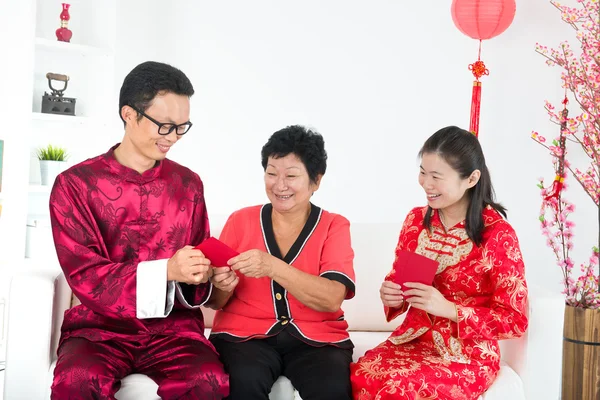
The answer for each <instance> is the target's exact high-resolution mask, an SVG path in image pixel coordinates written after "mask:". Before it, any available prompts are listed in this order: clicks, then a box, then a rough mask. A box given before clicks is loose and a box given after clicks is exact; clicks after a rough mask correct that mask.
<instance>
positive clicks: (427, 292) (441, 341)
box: [351, 126, 527, 400]
mask: <svg viewBox="0 0 600 400" xmlns="http://www.w3.org/2000/svg"><path fill="white" fill-rule="evenodd" d="M419 155H420V157H421V166H420V175H419V183H420V185H421V186H422V187H423V190H424V191H425V194H426V196H427V206H426V207H419V208H415V209H413V210H412V211H411V212H410V213H409V214H408V216H407V218H406V220H405V222H404V225H403V227H402V231H401V232H400V238H399V240H398V245H397V247H396V252H399V251H404V250H405V251H410V252H415V253H417V254H420V255H423V256H426V257H428V258H430V259H434V260H436V261H437V262H438V264H439V265H438V269H437V273H436V275H435V278H434V281H433V285H423V284H420V283H407V284H406V287H408V288H409V289H408V290H406V291H404V292H403V291H402V290H401V286H400V285H398V284H396V283H394V282H392V281H391V278H392V276H393V270H392V272H390V274H388V276H387V277H386V280H385V281H384V282H383V284H382V285H381V289H380V296H381V301H382V303H383V305H384V310H385V314H386V318H387V320H388V321H391V320H392V319H394V318H396V317H397V316H399V315H401V314H403V313H405V312H406V311H407V309H408V313H407V315H406V318H405V319H404V321H403V323H402V324H401V325H400V326H399V327H398V328H397V329H396V330H395V331H394V332H393V333H392V334H391V336H390V337H389V338H388V339H387V340H386V341H385V342H384V343H381V344H380V345H379V346H377V347H375V348H374V349H372V350H369V351H367V352H366V354H365V355H364V356H363V357H361V358H360V359H359V360H358V362H357V363H355V364H352V365H351V381H352V388H353V395H354V398H355V399H359V400H371V399H378V400H386V399H395V400H397V399H430V398H431V399H438V400H445V399H446V400H463V399H464V400H470V399H477V398H478V397H479V396H480V395H481V394H482V393H484V392H485V391H486V390H487V389H488V388H489V387H490V385H491V384H492V382H493V381H494V379H495V378H496V375H497V374H498V370H499V368H500V348H499V346H498V340H500V339H509V338H515V337H519V336H521V335H523V333H524V332H525V330H526V328H527V315H526V306H527V286H526V283H525V276H524V266H523V260H522V256H521V251H520V249H519V243H518V240H517V236H516V235H515V232H514V230H513V228H512V227H511V226H510V224H509V223H508V222H506V221H505V219H504V218H503V217H505V216H506V213H505V209H504V207H502V206H501V205H500V204H498V203H496V202H495V200H494V191H493V188H492V182H491V180H490V175H489V172H488V169H487V167H486V164H485V158H484V156H483V152H482V150H481V146H480V145H479V142H478V140H477V138H476V137H475V136H474V135H472V134H471V133H470V132H467V131H465V130H463V129H460V128H457V127H454V126H450V127H446V128H443V129H441V130H439V131H438V132H436V133H435V134H433V136H431V137H430V138H429V139H427V141H426V142H425V144H424V145H423V148H422V149H421V151H420V153H419ZM409 306H410V307H409Z"/></svg>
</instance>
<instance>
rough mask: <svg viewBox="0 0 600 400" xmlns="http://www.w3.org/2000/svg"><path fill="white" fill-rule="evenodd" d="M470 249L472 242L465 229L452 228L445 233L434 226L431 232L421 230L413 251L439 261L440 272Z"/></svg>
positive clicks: (456, 261)
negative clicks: (450, 231) (449, 231)
mask: <svg viewBox="0 0 600 400" xmlns="http://www.w3.org/2000/svg"><path fill="white" fill-rule="evenodd" d="M472 250H473V242H472V241H471V239H469V235H467V231H466V230H465V229H453V230H452V233H451V234H445V233H443V232H441V231H440V230H439V229H436V228H435V227H434V228H433V229H432V232H431V234H430V233H429V232H428V231H427V229H423V230H422V231H421V233H420V234H419V238H418V244H417V248H416V249H415V253H417V254H421V255H423V256H425V257H428V258H431V259H432V260H436V261H437V262H438V263H439V266H438V269H437V273H438V274H440V273H442V272H444V270H445V269H446V267H448V266H451V265H456V264H457V263H458V262H459V261H460V260H461V259H462V258H463V257H464V256H466V255H468V254H469V253H471V251H472Z"/></svg>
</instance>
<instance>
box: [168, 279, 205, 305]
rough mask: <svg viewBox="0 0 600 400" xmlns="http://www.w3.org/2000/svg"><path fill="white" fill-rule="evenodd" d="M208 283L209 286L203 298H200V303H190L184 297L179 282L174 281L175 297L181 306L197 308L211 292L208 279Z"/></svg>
mask: <svg viewBox="0 0 600 400" xmlns="http://www.w3.org/2000/svg"><path fill="white" fill-rule="evenodd" d="M209 283H210V286H209V287H208V293H207V294H206V295H205V298H204V299H202V300H201V303H200V304H190V303H188V301H187V300H186V299H185V296H184V295H183V290H181V285H180V284H179V282H175V287H176V289H177V291H176V293H175V294H176V295H177V299H178V300H179V301H180V302H181V304H183V306H184V307H185V308H198V307H200V306H203V305H204V304H206V302H207V301H208V300H209V299H210V295H211V294H212V290H213V284H212V282H210V281H209Z"/></svg>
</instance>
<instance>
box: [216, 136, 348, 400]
mask: <svg viewBox="0 0 600 400" xmlns="http://www.w3.org/2000/svg"><path fill="white" fill-rule="evenodd" d="M326 161H327V153H326V152H325V148H324V142H323V138H322V136H321V135H320V134H318V133H316V132H313V131H311V130H307V129H305V128H303V127H301V126H289V127H287V128H285V129H282V130H280V131H278V132H275V133H274V134H273V135H272V136H271V138H270V139H269V141H268V142H267V143H266V144H265V145H264V147H263V149H262V166H263V168H264V171H265V176H264V179H265V191H266V193H267V197H268V198H269V201H270V202H269V203H267V204H265V205H258V206H254V207H248V208H244V209H241V210H239V211H236V212H234V213H233V214H232V215H231V216H230V217H229V220H228V221H227V223H226V224H225V226H224V228H223V231H222V234H221V237H220V239H221V241H223V242H225V243H226V244H228V245H229V246H230V247H232V248H234V249H235V250H237V251H239V252H240V253H241V254H240V255H239V256H237V257H234V258H232V259H231V260H229V265H230V267H231V268H229V267H220V268H214V275H213V276H212V278H211V281H212V283H213V284H214V285H215V286H216V287H217V288H219V289H222V290H223V292H224V293H226V294H225V295H223V296H221V299H220V304H222V309H221V310H219V311H217V313H216V315H215V320H214V324H213V330H212V334H211V337H210V339H211V341H212V342H213V344H214V345H215V347H216V348H217V350H218V352H219V353H220V355H221V360H222V361H223V363H224V365H225V369H226V371H227V372H228V373H229V374H230V388H231V394H230V399H233V400H238V399H243V400H254V399H261V400H263V399H264V400H267V399H268V395H269V392H270V390H271V387H272V386H273V383H274V382H275V381H276V380H277V378H278V377H279V376H280V375H285V376H286V377H287V378H289V379H290V381H291V382H292V384H293V385H294V387H295V388H296V389H297V390H298V391H299V393H300V396H301V397H302V399H303V400H316V399H323V400H337V399H340V400H341V399H344V400H346V399H351V396H352V394H351V385H350V378H349V375H350V369H349V365H350V362H351V361H352V348H353V347H354V346H353V344H352V342H351V341H350V338H349V335H348V332H347V328H348V324H347V323H346V321H345V320H344V313H343V311H342V310H341V309H340V306H341V304H342V301H343V300H344V299H349V298H351V297H353V296H354V270H353V265H352V262H353V258H354V253H353V251H352V247H351V245H350V224H349V222H348V220H347V219H346V218H344V217H342V216H340V215H338V214H333V213H330V212H327V211H325V210H323V209H321V208H319V207H317V206H316V205H314V204H312V203H311V202H310V199H311V196H312V195H313V194H314V192H316V191H317V189H318V188H319V185H320V183H321V179H322V177H323V175H324V174H325V169H326V166H327V162H326Z"/></svg>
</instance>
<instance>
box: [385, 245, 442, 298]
mask: <svg viewBox="0 0 600 400" xmlns="http://www.w3.org/2000/svg"><path fill="white" fill-rule="evenodd" d="M437 268H438V262H437V261H434V260H432V259H430V258H427V257H425V256H422V255H420V254H417V253H412V252H410V251H406V250H400V251H399V252H398V254H397V257H396V261H395V262H394V270H395V271H396V274H395V276H394V282H395V283H397V284H399V285H402V291H405V290H410V289H412V288H409V287H406V286H404V284H405V283H406V282H418V283H422V284H424V285H431V284H432V283H433V278H434V277H435V273H436V272H437Z"/></svg>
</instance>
